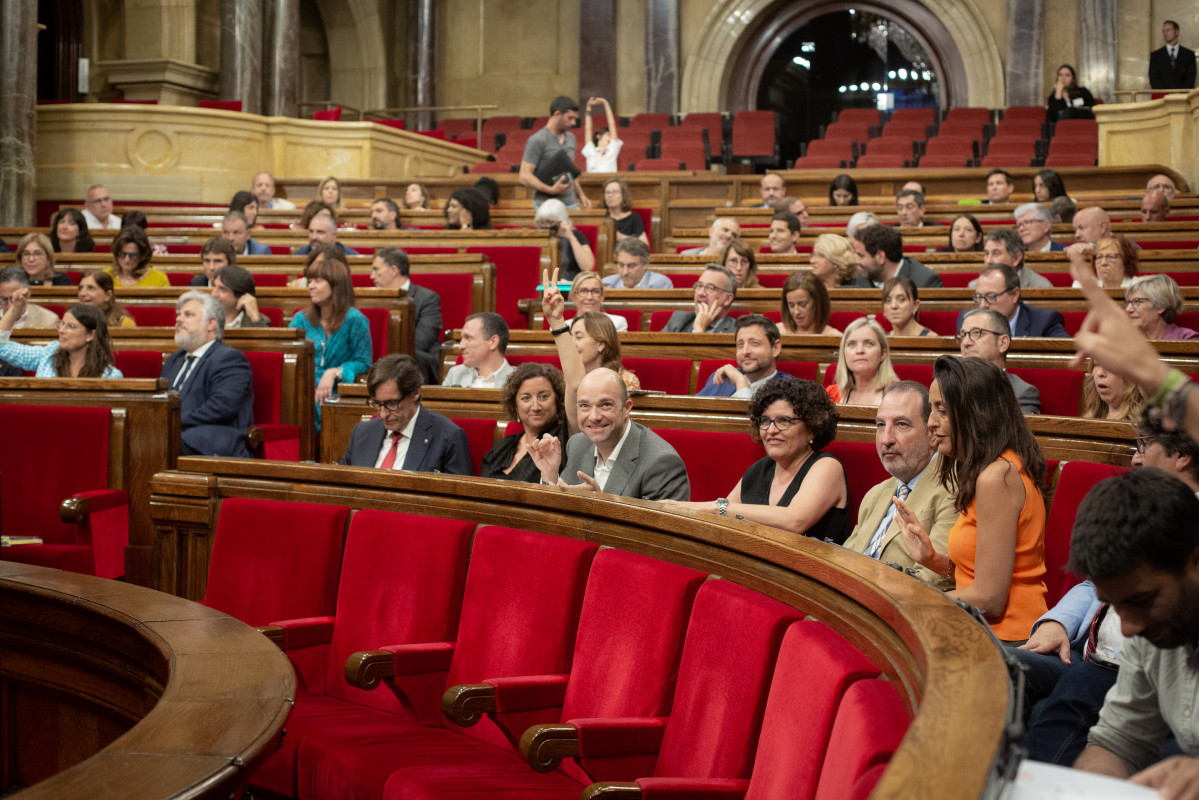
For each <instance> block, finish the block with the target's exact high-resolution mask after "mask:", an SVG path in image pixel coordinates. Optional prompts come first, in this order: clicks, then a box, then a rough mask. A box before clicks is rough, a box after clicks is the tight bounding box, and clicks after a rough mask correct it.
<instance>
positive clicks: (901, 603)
mask: <svg viewBox="0 0 1199 800" xmlns="http://www.w3.org/2000/svg"><path fill="white" fill-rule="evenodd" d="M180 466H181V471H173V472H167V473H162V474H160V475H159V476H157V478H156V481H155V488H156V490H157V492H156V496H155V503H154V508H155V512H156V514H157V515H158V517H157V521H158V523H159V524H158V527H159V530H160V532H161V535H162V536H163V537H164V538H174V537H179V536H186V535H189V533H188V531H189V530H191V531H196V532H198V531H199V530H200V529H206V530H208V531H211V529H212V527H213V526H214V525H215V524H216V506H218V505H219V504H220V503H221V502H223V501H224V500H226V499H228V498H233V497H252V498H254V499H255V500H280V499H288V498H293V497H303V496H307V497H321V498H323V499H324V500H325V501H326V502H333V503H341V504H346V505H348V506H350V507H351V508H353V509H379V510H386V511H394V512H400V513H420V514H431V515H433V516H439V517H445V518H447V519H454V520H467V521H471V522H474V523H478V524H484V525H487V524H491V523H493V522H495V521H499V520H501V519H502V521H503V522H504V523H505V524H507V525H517V526H520V527H521V528H523V529H525V530H528V531H536V532H538V533H542V534H552V535H554V536H563V537H572V538H579V539H584V540H586V541H587V542H588V543H590V544H591V545H593V546H594V545H607V546H613V547H616V548H617V549H619V550H625V551H631V552H632V553H636V554H639V555H642V556H650V557H653V558H657V559H660V560H663V561H670V562H673V563H674V564H677V565H678V566H679V567H683V568H689V569H694V570H698V571H699V572H703V573H709V572H711V573H716V574H719V576H720V577H721V578H722V579H724V581H728V582H730V583H733V584H739V585H741V586H743V587H745V588H747V589H750V590H752V591H754V592H759V593H761V594H764V595H766V596H767V597H770V598H772V599H773V600H776V601H779V602H781V603H782V604H783V605H785V606H789V607H790V608H792V609H795V611H797V612H798V613H799V614H804V615H807V616H810V617H814V618H816V619H819V620H820V623H822V625H820V627H822V628H823V627H825V626H827V628H828V629H830V631H831V632H832V633H835V634H836V635H837V636H839V637H841V638H843V639H844V640H845V642H846V644H847V646H848V647H849V648H850V650H851V652H852V651H857V652H859V653H860V654H861V655H862V656H864V658H865V659H866V661H867V662H868V663H870V664H872V665H873V669H875V670H879V671H881V673H882V678H883V679H885V681H886V682H885V684H884V686H885V688H886V689H887V690H888V691H890V692H891V693H892V695H893V696H895V697H896V698H898V700H899V703H900V706H899V707H900V708H901V709H903V710H904V711H903V713H904V714H906V715H909V717H910V715H911V714H912V713H913V710H914V711H915V716H914V718H913V717H910V718H911V727H910V728H909V734H908V736H907V737H905V738H904V739H903V740H902V742H900V743H899V745H898V749H896V750H895V753H894V756H893V757H892V758H891V760H890V763H889V766H888V767H887V768H886V770H885V771H883V772H882V775H881V776H880V777H879V784H878V785H879V791H881V792H883V793H884V794H895V793H898V794H902V793H903V792H904V791H906V788H910V785H911V784H910V781H911V780H915V779H916V776H919V779H920V780H921V786H922V787H923V788H925V789H927V791H929V792H934V793H936V795H937V796H944V797H959V796H960V797H967V796H971V797H972V796H977V795H978V794H979V793H981V792H982V791H983V789H984V786H985V785H986V784H987V782H988V781H989V780H990V764H991V763H992V759H993V758H994V755H995V751H996V748H997V746H998V743H999V741H1000V737H1001V735H1002V730H1003V725H1004V714H1005V712H1006V705H1007V702H1008V700H1007V696H1006V694H1003V693H995V692H994V691H992V687H993V686H994V685H996V683H998V682H1000V681H1004V680H1006V677H1005V671H1004V667H1003V665H1002V661H1001V659H1000V658H999V654H998V651H997V649H996V648H995V647H994V645H993V644H992V643H991V642H990V640H989V637H988V635H987V633H986V630H985V629H984V628H983V627H982V626H979V625H978V624H977V623H976V622H974V621H973V620H971V619H970V618H969V617H968V616H966V615H965V614H963V613H961V611H960V610H959V609H957V608H956V607H955V606H953V604H952V603H950V602H949V601H948V599H946V598H944V597H943V596H941V595H940V594H939V593H937V592H935V591H933V590H931V589H929V588H928V587H926V586H924V585H922V584H920V583H919V582H918V581H915V580H914V579H912V578H910V577H908V576H906V575H903V574H901V573H899V572H896V571H894V570H892V569H890V568H887V567H885V566H884V565H880V564H877V563H875V562H872V561H868V560H866V559H864V558H862V557H860V556H857V555H855V554H852V553H848V552H846V551H843V550H841V549H840V548H835V547H832V546H829V545H826V544H824V543H821V542H814V541H811V540H805V539H802V538H800V539H798V540H797V539H795V538H794V537H790V536H789V537H787V538H786V540H783V539H780V538H779V535H778V533H777V532H774V531H771V530H770V529H766V528H762V527H760V526H756V525H753V524H751V523H747V522H742V521H737V520H732V519H728V520H724V519H717V518H715V517H711V516H705V515H696V514H692V513H689V512H678V511H671V510H669V509H666V508H664V507H660V506H657V505H656V504H652V503H644V502H640V501H636V500H627V499H617V498H608V497H606V496H604V495H602V494H600V495H592V496H584V495H575V494H570V493H566V492H564V491H561V490H557V489H542V488H538V487H532V486H530V487H525V486H521V487H514V486H512V485H504V484H502V483H500V482H491V481H479V480H471V479H459V478H452V477H448V476H432V475H416V474H405V473H400V472H392V473H382V472H377V471H375V470H369V469H353V468H329V467H319V466H313V465H283V464H270V465H267V466H266V467H265V468H262V467H260V468H258V469H253V470H251V469H249V467H250V465H249V464H246V463H238V462H236V461H235V460H219V459H197V458H185V459H181V460H180ZM197 490H200V492H201V493H203V494H205V495H206V496H208V497H209V498H211V499H212V500H213V501H215V502H214V503H211V504H209V506H208V509H209V511H208V514H207V515H205V518H203V519H201V518H199V517H197V516H196V515H194V513H193V512H191V511H189V510H188V507H189V506H191V507H194V504H193V503H192V502H191V501H190V500H189V498H190V497H192V496H195V493H196V491H197ZM189 520H190V521H189ZM482 535H483V532H482V531H480V533H479V534H478V536H482ZM529 535H536V534H529ZM476 538H478V537H476ZM477 547H478V545H477V544H476V550H477ZM507 552H508V555H507V559H508V560H510V559H511V558H513V557H514V554H513V553H512V551H511V548H507ZM614 555H615V554H614ZM476 561H479V562H480V563H483V561H482V560H481V559H480V558H479V557H478V554H477V552H476V555H475V557H472V559H471V567H470V572H473V571H474V569H475V562H476ZM538 563H539V564H540V563H542V562H538ZM515 572H518V573H519V572H521V571H520V570H516V571H515ZM489 573H490V571H489ZM494 574H496V575H502V573H494ZM538 574H539V580H538V581H533V582H530V581H528V580H527V579H525V578H523V577H521V576H519V575H516V576H513V577H514V579H517V580H522V581H523V584H522V585H521V587H520V588H518V589H517V588H514V589H513V590H509V591H507V592H506V593H505V592H501V594H503V595H504V596H511V595H514V594H520V593H521V592H522V591H523V592H528V591H529V590H534V591H533V592H532V594H537V593H538V592H541V591H542V590H543V588H544V584H545V579H546V578H552V577H554V576H555V575H556V574H557V570H556V569H555V568H554V567H553V566H552V565H551V566H549V567H545V568H542V569H539V573H538ZM767 576H769V577H768V578H767ZM814 576H820V577H818V578H817V577H814ZM717 583H723V581H718V582H717ZM470 585H471V577H470V574H468V577H467V590H466V593H467V597H469V596H470V592H471V590H470ZM717 588H718V587H716V586H713V587H712V591H715V590H717ZM729 588H730V589H733V590H734V591H737V590H736V587H729ZM542 606H545V607H547V608H553V607H562V608H569V607H570V606H571V604H570V603H558V604H552V603H542ZM697 609H698V606H697ZM470 617H471V615H468V614H467V611H466V601H465V600H464V606H463V617H462V618H463V624H464V625H465V621H466V620H467V619H468V618H470ZM934 620H935V623H934ZM813 624H818V625H819V623H813ZM718 627H720V628H721V629H722V630H726V629H727V625H722V626H718ZM483 630H485V629H479V628H476V629H475V632H471V631H468V630H467V629H466V628H465V627H460V629H459V631H458V634H457V636H458V641H459V642H460V643H464V642H468V641H474V640H475V639H476V637H477V636H478V635H479V633H480V632H482V631H483ZM572 630H573V628H572ZM776 630H777V629H776ZM933 631H936V633H935V634H934V633H933ZM724 635H725V634H722V635H721V636H722V637H723V636H724ZM775 635H776V636H777V634H775ZM539 636H544V629H541V630H539ZM690 638H691V637H690V636H689V637H688V639H690ZM755 638H756V639H762V637H755ZM720 641H721V637H718V638H717V639H713V640H712V643H713V644H716V645H719V642H720ZM765 641H767V642H769V637H767V638H766V639H765ZM761 643H762V642H761V641H759V642H758V645H759V646H760V645H761ZM690 647H691V642H688V643H687V644H686V645H685V646H684V650H685V651H686V650H687V649H688V648H690ZM725 649H726V650H727V648H725ZM800 650H801V651H802V652H803V653H805V654H807V653H809V652H810V651H811V648H810V647H803V648H800ZM580 652H582V651H580ZM717 653H718V654H719V655H727V653H725V654H720V653H719V647H718V648H717ZM455 660H456V656H455ZM696 660H697V661H698V662H699V663H703V664H704V666H705V667H710V668H717V666H718V665H717V663H716V661H715V660H713V659H708V658H697V659H696ZM708 662H712V663H708ZM966 664H969V665H970V666H969V668H966V666H965V665H966ZM683 666H684V669H682V670H681V671H680V673H679V686H678V689H677V692H676V703H678V704H679V705H678V713H684V711H685V709H686V708H687V707H688V704H687V703H686V702H684V701H680V700H678V698H679V697H683V696H684V687H685V683H684V679H685V677H686V676H687V675H689V674H690V672H689V669H688V668H686V664H685V663H684V665H683ZM541 670H542V672H541V673H540V674H546V672H549V673H553V672H555V671H556V672H558V673H561V672H563V671H564V670H563V669H562V668H557V669H555V668H550V669H549V670H548V671H547V670H545V668H544V667H543V668H541ZM533 674H538V673H533ZM745 677H746V676H745V675H742V676H741V679H740V680H741V683H742V685H745V684H746V681H745ZM451 679H452V676H451ZM856 683H857V682H855V684H856ZM376 691H381V690H376ZM847 694H848V693H847ZM700 696H701V697H703V698H704V700H703V702H701V703H699V704H698V705H696V706H695V708H696V710H697V711H698V712H699V713H702V714H704V715H708V714H711V713H713V712H714V711H716V709H715V708H713V707H712V704H711V696H710V694H708V693H707V692H704V693H703V694H702V695H700ZM850 696H851V695H850ZM302 700H303V698H301V702H302ZM838 716H839V715H838ZM849 724H850V723H849V721H845V722H842V721H840V720H839V719H836V718H834V720H833V721H832V724H831V727H830V728H829V729H828V730H829V736H830V737H831V739H833V740H836V741H840V740H841V737H845V736H846V735H847V734H845V733H841V734H839V733H838V730H839V729H840V728H843V727H845V726H846V725H849ZM688 727H689V729H690V731H696V732H698V731H707V730H714V729H715V728H713V727H710V726H700V725H691V726H688ZM716 727H719V728H722V729H723V728H724V727H725V726H724V725H721V726H716ZM850 727H851V730H852V725H851V726H850ZM476 728H477V726H475V727H471V728H465V729H461V730H460V731H458V732H457V733H452V732H451V731H436V730H430V729H428V728H421V729H420V735H421V736H423V737H429V736H432V737H434V739H433V740H431V741H437V742H446V743H448V739H447V738H446V737H449V736H453V737H454V738H455V740H456V741H467V742H469V739H466V736H473V735H474V732H475V731H476ZM369 730H375V731H378V732H380V733H386V732H387V731H392V730H395V727H394V723H386V724H384V723H376V724H375V726H374V727H373V728H371V729H369ZM369 730H365V729H364V734H365V735H370V733H369ZM462 734H465V735H466V736H463V735H462ZM387 735H391V734H390V733H388V734H387ZM730 735H731V733H730ZM755 738H756V737H755ZM868 738H869V739H871V740H876V739H877V737H873V736H872V737H868ZM946 738H953V739H954V741H955V743H956V745H955V748H953V752H951V753H949V754H948V755H946V754H945V752H944V751H943V749H942V750H938V751H937V753H938V754H939V755H938V763H939V765H940V767H939V769H938V770H937V771H936V772H935V773H934V774H931V775H930V774H928V773H927V769H926V767H925V760H926V759H927V758H928V757H929V755H928V754H927V753H926V752H924V751H923V750H922V748H921V745H920V743H921V742H931V741H944V740H946ZM318 744H319V739H318V737H317V735H316V734H309V735H308V736H307V737H306V738H305V739H304V741H303V742H302V743H301V744H300V758H301V759H304V758H305V754H306V753H309V754H310V753H312V752H314V751H315V750H316V747H317V745H318ZM480 746H481V745H468V750H469V752H468V756H469V757H470V758H475V757H477V758H480V759H482V762H481V763H483V764H484V765H485V764H487V763H491V764H498V763H499V762H498V761H495V758H496V757H495V756H487V755H486V754H485V751H483V750H480V749H478V748H479V747H480ZM499 746H501V747H510V744H503V743H500V744H499ZM585 746H586V747H588V748H590V745H585ZM680 746H681V747H682V750H680V751H679V752H681V753H687V754H688V756H689V757H699V756H701V754H702V752H703V751H702V750H700V749H697V748H695V747H694V746H691V745H688V744H681V745H680ZM439 747H441V745H439ZM459 747H462V745H460V744H456V745H455V746H454V749H458V748H459ZM863 747H867V743H866V742H865V741H859V742H857V743H856V744H855V746H854V747H853V748H847V752H846V753H845V754H844V757H845V759H846V762H847V763H850V764H852V765H854V768H855V769H859V768H868V767H872V766H873V765H874V764H875V763H876V761H873V760H871V758H869V757H863V756H858V755H857V753H859V752H860V751H861V749H862V748H863ZM869 747H875V748H876V749H877V745H876V744H874V743H871V744H870V745H869ZM884 749H885V748H884ZM350 752H351V751H348V750H344V749H343V750H341V751H339V754H340V753H344V754H347V755H348V754H349V753H350ZM443 752H444V749H443ZM486 752H493V751H490V750H488V751H486ZM740 752H746V751H745V750H741V751H740ZM880 752H881V751H880ZM471 754H477V755H471ZM880 758H885V757H882V756H880ZM664 763H666V764H669V763H671V762H670V761H669V760H667V761H666V762H664ZM466 769H467V771H468V772H469V774H470V775H475V774H478V773H477V772H476V771H475V770H474V769H473V767H470V766H469V763H468V767H467V768H466ZM507 769H508V767H504V770H505V773H506V771H507ZM681 769H683V768H682V767H680V770H681ZM686 769H687V770H691V769H692V768H690V767H688V768H686ZM673 771H674V770H672V772H673ZM376 772H377V769H376ZM877 772H878V771H877V770H875V771H874V772H872V773H871V775H872V776H875V775H877ZM523 774H525V775H526V776H531V774H532V773H531V772H529V773H523ZM300 777H301V780H303V779H304V776H303V775H301V776H300ZM634 777H635V776H634ZM647 777H648V776H647ZM662 777H675V776H674V775H663V776H662ZM681 777H692V776H688V775H683V776H681ZM693 777H701V778H702V777H707V775H705V774H699V775H693ZM856 777H857V776H856V774H855V775H852V776H850V777H848V778H845V779H846V780H854V779H855V778H856ZM528 779H529V778H528V777H526V780H528ZM547 779H548V780H549V781H550V783H548V784H544V785H546V786H561V785H563V784H562V782H561V781H562V780H563V779H564V774H562V773H560V774H559V775H558V776H557V777H555V776H554V775H550V776H547ZM304 786H305V784H303V783H301V786H300V789H301V791H300V794H301V795H302V796H303V795H304V794H305V792H304ZM817 786H818V787H819V783H818V784H817ZM901 787H905V788H901ZM828 791H832V787H831V785H830V788H829V789H828ZM525 796H527V795H525ZM575 796H577V795H575ZM830 796H831V795H830Z"/></svg>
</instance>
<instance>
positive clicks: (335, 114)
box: [312, 108, 341, 122]
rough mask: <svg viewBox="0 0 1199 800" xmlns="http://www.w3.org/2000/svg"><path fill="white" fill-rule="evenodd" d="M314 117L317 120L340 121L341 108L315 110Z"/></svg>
mask: <svg viewBox="0 0 1199 800" xmlns="http://www.w3.org/2000/svg"><path fill="white" fill-rule="evenodd" d="M312 118H313V119H316V120H325V121H326V122H340V121H341V109H340V108H329V109H325V110H323V111H314V112H312Z"/></svg>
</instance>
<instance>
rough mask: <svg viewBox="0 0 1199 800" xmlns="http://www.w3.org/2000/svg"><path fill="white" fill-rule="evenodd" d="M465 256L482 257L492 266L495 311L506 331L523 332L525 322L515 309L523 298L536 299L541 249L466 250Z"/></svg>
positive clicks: (525, 247)
mask: <svg viewBox="0 0 1199 800" xmlns="http://www.w3.org/2000/svg"><path fill="white" fill-rule="evenodd" d="M466 252H468V253H482V254H483V255H485V256H487V258H488V260H489V261H491V263H493V264H495V310H496V313H498V314H499V315H500V316H502V317H503V318H504V320H505V321H506V322H507V323H508V327H509V328H521V329H524V328H527V327H528V321H527V320H526V319H525V317H524V315H523V314H521V313H520V310H519V309H518V308H517V303H518V302H519V301H520V300H521V298H524V297H534V296H536V295H537V287H538V286H540V285H541V248H540V247H528V246H524V245H517V246H503V245H494V246H481V247H468V248H466Z"/></svg>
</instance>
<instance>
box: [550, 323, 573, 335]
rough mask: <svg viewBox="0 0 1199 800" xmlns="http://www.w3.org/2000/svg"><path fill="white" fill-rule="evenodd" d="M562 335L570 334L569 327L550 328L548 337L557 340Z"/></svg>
mask: <svg viewBox="0 0 1199 800" xmlns="http://www.w3.org/2000/svg"><path fill="white" fill-rule="evenodd" d="M564 333H570V326H569V325H563V326H562V327H561V328H550V336H553V337H554V338H557V337H559V336H561V335H562V334H564Z"/></svg>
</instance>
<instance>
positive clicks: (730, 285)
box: [662, 264, 737, 333]
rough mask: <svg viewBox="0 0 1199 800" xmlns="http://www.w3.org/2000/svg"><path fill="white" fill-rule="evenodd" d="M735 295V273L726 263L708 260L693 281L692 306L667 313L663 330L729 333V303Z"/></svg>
mask: <svg viewBox="0 0 1199 800" xmlns="http://www.w3.org/2000/svg"><path fill="white" fill-rule="evenodd" d="M736 296H737V276H736V275H734V274H733V271H732V270H730V269H729V268H728V267H722V266H721V265H719V264H708V265H706V266H705V267H704V271H703V272H702V273H700V276H699V280H697V281H696V282H695V310H694V311H676V312H674V313H673V314H671V315H670V319H669V320H667V322H666V327H665V328H663V329H662V330H663V331H664V332H666V333H732V332H733V331H734V330H735V328H736V326H735V325H734V324H733V320H732V318H731V317H729V306H731V305H732V304H733V299H734V298H735V297H736Z"/></svg>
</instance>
